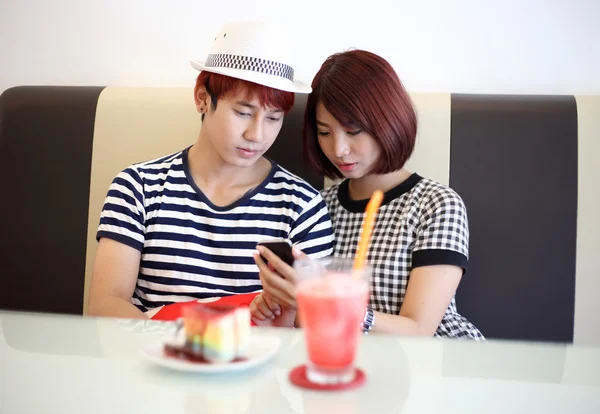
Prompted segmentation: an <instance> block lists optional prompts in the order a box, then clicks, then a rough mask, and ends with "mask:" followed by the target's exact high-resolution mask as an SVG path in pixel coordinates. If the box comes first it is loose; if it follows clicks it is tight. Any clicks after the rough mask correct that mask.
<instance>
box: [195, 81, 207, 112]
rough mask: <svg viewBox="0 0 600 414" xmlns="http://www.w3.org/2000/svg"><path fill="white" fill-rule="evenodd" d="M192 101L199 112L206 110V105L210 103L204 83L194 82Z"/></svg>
mask: <svg viewBox="0 0 600 414" xmlns="http://www.w3.org/2000/svg"><path fill="white" fill-rule="evenodd" d="M194 102H195V103H196V110H197V111H198V113H200V114H205V113H206V112H208V105H209V104H210V96H209V95H208V92H207V91H206V87H205V86H204V85H200V84H198V83H196V86H195V87H194Z"/></svg>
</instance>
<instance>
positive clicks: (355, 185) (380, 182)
mask: <svg viewBox="0 0 600 414" xmlns="http://www.w3.org/2000/svg"><path fill="white" fill-rule="evenodd" d="M411 175H412V173H411V172H409V171H407V170H405V169H404V168H402V169H401V170H398V171H394V172H391V173H389V174H382V175H376V174H371V175H366V176H364V177H361V178H354V179H351V180H350V182H349V183H348V190H349V192H350V198H351V199H353V200H365V199H368V198H371V195H372V194H373V193H374V192H375V191H376V190H380V191H383V192H386V191H389V190H391V189H392V188H394V187H396V186H397V185H399V184H401V183H403V182H404V181H406V180H407V179H408V178H409V177H410V176H411Z"/></svg>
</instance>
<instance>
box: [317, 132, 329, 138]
mask: <svg viewBox="0 0 600 414" xmlns="http://www.w3.org/2000/svg"><path fill="white" fill-rule="evenodd" d="M317 135H319V136H320V137H327V136H329V132H327V131H317Z"/></svg>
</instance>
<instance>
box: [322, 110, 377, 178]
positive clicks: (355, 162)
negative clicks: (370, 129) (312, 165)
mask: <svg viewBox="0 0 600 414" xmlns="http://www.w3.org/2000/svg"><path fill="white" fill-rule="evenodd" d="M316 119H317V137H318V140H319V145H320V146H321V150H322V151H323V153H324V154H325V156H326V157H327V158H328V159H329V161H331V163H332V164H333V165H335V166H336V168H337V169H338V170H339V171H340V173H342V175H343V176H344V177H346V178H351V179H356V178H361V177H364V176H365V175H368V174H369V173H370V172H371V171H373V169H374V167H375V165H376V164H377V162H378V161H379V159H380V155H381V147H380V146H379V144H378V143H377V141H375V139H374V138H373V137H372V136H371V135H369V134H368V133H366V132H364V131H361V130H360V128H358V127H356V126H353V125H342V124H341V123H340V122H339V121H338V120H337V119H335V118H334V117H333V115H331V114H330V113H329V111H328V110H327V109H326V108H325V106H324V105H323V104H322V103H321V102H319V103H318V104H317V110H316Z"/></svg>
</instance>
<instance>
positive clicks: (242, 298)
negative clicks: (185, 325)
mask: <svg viewBox="0 0 600 414" xmlns="http://www.w3.org/2000/svg"><path fill="white" fill-rule="evenodd" d="M259 293H260V292H253V293H246V294H243V295H231V296H224V297H222V298H220V299H218V300H216V301H214V302H208V304H219V305H229V306H246V307H247V306H250V303H251V302H252V301H253V300H254V298H255V297H256V296H257V295H258V294H259ZM198 303H199V302H198V301H196V300H193V301H190V302H178V303H173V304H171V305H166V306H163V308H162V309H161V310H159V311H158V312H156V314H155V315H154V316H153V317H152V318H151V319H152V320H156V321H174V320H176V319H178V318H180V317H181V316H182V315H183V313H182V312H183V308H184V307H186V306H193V305H197V304H198ZM252 325H255V324H254V322H252Z"/></svg>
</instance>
